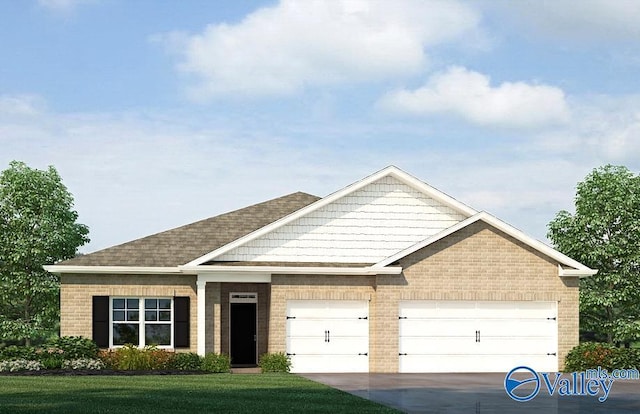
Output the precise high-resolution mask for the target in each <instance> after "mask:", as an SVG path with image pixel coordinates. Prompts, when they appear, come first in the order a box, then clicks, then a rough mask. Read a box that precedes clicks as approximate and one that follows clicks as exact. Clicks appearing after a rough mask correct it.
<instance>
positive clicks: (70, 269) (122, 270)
mask: <svg viewBox="0 0 640 414" xmlns="http://www.w3.org/2000/svg"><path fill="white" fill-rule="evenodd" d="M43 268H44V270H46V271H47V272H50V273H56V274H60V273H78V274H83V273H94V274H96V273H100V274H107V273H108V274H136V275H142V274H149V275H157V274H181V273H184V272H183V271H181V270H180V269H179V268H178V267H142V266H71V265H46V266H43Z"/></svg>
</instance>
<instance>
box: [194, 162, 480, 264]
mask: <svg viewBox="0 0 640 414" xmlns="http://www.w3.org/2000/svg"><path fill="white" fill-rule="evenodd" d="M386 176H390V177H393V178H396V179H397V180H399V181H401V182H403V183H404V184H406V185H408V186H410V187H412V188H414V189H416V190H417V191H420V192H422V193H424V194H426V195H428V196H429V197H432V198H434V199H436V200H438V201H439V202H441V203H443V204H445V205H447V206H448V207H451V208H452V209H454V210H456V211H458V212H460V213H461V214H463V215H465V216H472V215H474V214H476V210H474V209H472V208H471V207H469V206H467V205H466V204H463V203H461V202H460V201H458V200H456V199H455V198H453V197H451V196H449V195H447V194H445V193H443V192H442V191H439V190H437V189H435V188H434V187H431V186H430V185H428V184H426V183H424V182H422V181H420V180H418V179H417V178H415V177H413V176H412V175H409V174H407V173H406V172H404V171H402V170H401V169H399V168H397V167H395V166H389V167H387V168H385V169H383V170H380V171H378V172H376V173H374V174H372V175H370V176H368V177H366V178H364V179H362V180H360V181H357V182H355V183H353V184H351V185H349V186H347V187H345V188H343V189H342V190H339V191H336V192H335V193H333V194H331V195H328V196H327V197H324V198H322V199H320V200H318V201H316V202H315V203H312V204H310V205H308V206H306V207H303V208H301V209H300V210H297V211H295V212H293V213H291V214H289V215H288V216H285V217H283V218H281V219H279V220H277V221H275V222H273V223H271V224H268V225H266V226H264V227H262V228H260V229H258V230H256V231H254V232H252V233H249V234H247V235H246V236H243V237H241V238H239V239H236V240H234V241H233V242H231V243H229V244H226V245H224V246H222V247H220V248H218V249H216V250H214V251H212V252H210V253H207V254H205V255H204V256H201V257H199V258H197V259H195V260H192V261H191V262H189V263H187V264H186V265H185V267H192V266H197V265H201V264H203V263H206V262H208V261H210V260H212V259H213V258H215V257H217V256H220V255H222V254H224V253H226V252H228V251H230V250H232V249H234V248H236V247H238V246H241V245H243V244H245V243H248V242H250V241H252V240H255V239H257V238H258V237H260V236H263V235H265V234H267V233H270V232H272V231H273V230H275V229H278V228H280V227H282V226H284V225H285V224H288V223H291V222H292V221H294V220H296V219H298V218H300V217H303V216H305V215H307V214H309V213H311V212H313V211H315V210H318V209H319V208H322V207H324V206H326V205H327V204H330V203H332V202H334V201H335V200H337V199H339V198H342V197H344V196H346V195H348V194H350V193H353V192H354V191H357V190H359V189H361V188H362V187H364V186H366V185H369V184H371V183H373V182H375V181H377V180H379V179H381V178H383V177H386Z"/></svg>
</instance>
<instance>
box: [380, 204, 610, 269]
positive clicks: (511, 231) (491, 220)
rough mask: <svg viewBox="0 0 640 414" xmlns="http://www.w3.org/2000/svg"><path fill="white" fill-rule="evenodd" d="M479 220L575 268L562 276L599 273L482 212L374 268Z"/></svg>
mask: <svg viewBox="0 0 640 414" xmlns="http://www.w3.org/2000/svg"><path fill="white" fill-rule="evenodd" d="M478 220H482V221H484V222H485V223H487V224H489V225H491V226H493V227H495V228H497V229H498V230H500V231H502V232H504V233H506V234H508V235H509V236H511V237H513V238H514V239H516V240H519V241H521V242H522V243H524V244H526V245H527V246H529V247H531V248H533V249H535V250H537V251H539V252H540V253H542V254H544V255H546V256H548V257H550V258H552V259H554V260H557V261H558V262H560V263H561V264H563V265H565V266H569V267H573V268H574V269H571V270H565V269H562V268H561V269H562V271H561V272H559V275H560V276H591V275H594V274H596V273H597V272H598V271H597V270H594V269H590V268H588V267H587V266H585V265H583V264H582V263H580V262H578V261H576V260H573V259H572V258H570V257H568V256H566V255H564V254H562V253H560V252H559V251H557V250H555V249H553V248H551V247H549V246H547V245H546V244H544V243H542V242H541V241H538V240H536V239H534V238H532V237H529V236H527V235H526V234H525V233H523V232H522V231H520V230H518V229H516V228H515V227H513V226H511V225H510V224H507V223H505V222H504V221H502V220H500V219H498V218H496V217H494V216H492V215H491V214H489V213H487V212H485V211H481V212H479V213H477V214H476V215H474V216H472V217H469V218H468V219H466V220H463V221H461V222H460V223H458V224H456V225H454V226H451V227H449V228H448V229H445V230H443V231H441V232H440V233H438V234H436V235H434V236H431V237H429V238H427V239H425V240H423V241H421V242H419V243H416V244H414V245H413V246H411V247H409V248H407V249H404V250H402V251H401V252H398V253H396V254H394V255H393V256H390V257H388V258H386V259H384V260H382V261H380V262H378V263H376V264H375V265H373V266H372V267H373V268H379V267H384V266H387V265H389V264H391V263H393V262H395V261H396V260H399V259H401V258H403V257H405V256H407V255H409V254H411V253H414V252H416V251H418V250H420V249H422V248H423V247H426V246H428V245H430V244H432V243H435V242H436V241H438V240H440V239H442V238H444V237H446V236H448V235H450V234H452V233H454V232H456V231H458V230H460V229H462V228H464V227H467V226H468V225H470V224H472V223H475V222H476V221H478Z"/></svg>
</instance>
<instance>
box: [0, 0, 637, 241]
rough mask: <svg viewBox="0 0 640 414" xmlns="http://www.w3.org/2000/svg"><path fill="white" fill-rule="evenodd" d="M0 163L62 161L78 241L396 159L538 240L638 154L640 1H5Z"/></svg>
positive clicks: (144, 230)
mask: <svg viewBox="0 0 640 414" xmlns="http://www.w3.org/2000/svg"><path fill="white" fill-rule="evenodd" d="M0 16H2V17H1V21H2V24H0V59H1V61H0V62H1V64H0V148H1V149H0V168H1V169H4V168H6V166H8V163H9V162H10V161H11V160H14V159H16V160H22V161H25V162H27V163H28V164H29V165H31V166H33V167H37V168H45V167H46V166H47V165H54V166H55V167H56V168H57V169H58V170H59V172H60V173H61V175H62V177H63V179H64V182H65V184H66V185H67V186H68V188H69V189H70V191H71V192H72V193H73V194H74V197H75V200H76V209H77V210H78V212H79V214H80V221H81V222H82V223H85V224H87V225H88V226H89V227H90V230H91V233H90V237H91V239H92V242H91V244H89V245H87V246H85V247H83V248H82V249H81V250H82V251H84V252H89V251H93V250H96V249H100V248H104V247H107V246H110V245H114V244H118V243H121V242H125V241H127V240H131V239H134V238H137V237H141V236H145V235H148V234H151V233H154V232H158V231H162V230H165V229H168V228H172V227H175V226H178V225H182V224H186V223H189V222H192V221H195V220H198V219H202V218H205V217H210V216H213V215H216V214H219V213H222V212H225V211H229V210H233V209H236V208H240V207H243V206H246V205H249V204H253V203H256V202H260V201H264V200H266V199H270V198H274V197H278V196H281V195H284V194H288V193H291V192H294V191H305V192H308V193H312V194H316V195H319V196H324V195H327V194H329V193H331V192H334V191H336V190H338V189H340V188H342V187H344V186H345V185H347V184H350V183H351V182H353V181H356V180H358V179H360V178H363V177H364V176H366V175H369V174H371V173H373V172H375V171H377V170H379V169H381V168H384V167H385V166H387V165H390V164H393V165H396V166H398V167H400V168H402V169H404V170H405V171H407V172H409V173H411V174H413V175H415V176H417V177H418V178H420V179H422V180H424V181H426V182H428V183H430V184H431V185H433V186H435V187H436V188H438V189H440V190H442V191H444V192H446V193H448V194H450V195H452V196H454V197H455V198H457V199H459V200H460V201H462V202H464V203H466V204H469V205H471V206H472V207H474V208H475V209H477V210H486V211H488V212H490V213H492V214H495V215H497V216H498V217H500V218H502V219H504V220H505V221H507V222H509V223H511V224H513V225H514V226H516V227H518V228H520V229H522V230H524V231H525V232H527V233H529V234H531V235H533V236H534V237H536V238H538V239H541V240H544V238H545V235H546V224H547V223H548V222H549V221H550V220H551V219H552V218H553V217H554V215H555V214H556V212H557V211H559V210H561V209H568V210H571V209H572V201H573V197H574V193H575V185H576V183H577V182H578V181H580V180H582V179H583V178H584V176H585V175H586V174H588V173H589V172H590V171H591V170H592V169H593V168H596V167H598V166H601V165H604V164H607V163H612V164H620V165H625V166H627V167H629V168H630V169H631V170H633V171H635V172H637V171H638V170H639V169H640V94H639V90H640V77H639V76H637V74H638V73H640V25H638V24H637V22H638V21H640V2H638V1H623V0H620V1H616V2H610V1H605V0H583V1H581V2H572V1H562V0H560V1H533V0H530V1H518V2H510V1H506V0H505V1H473V2H471V1H469V2H466V1H410V0H407V1H405V0H394V1H382V0H379V1H376V0H371V1H359V0H353V1H338V0H335V1H311V0H308V1H281V2H277V1H267V2H265V1H216V2H211V1H204V0H202V1H195V0H191V1H179V2H178V1H144V0H136V1H126V0H39V1H37V0H33V1H27V0H25V1H19V2H18V1H9V0H5V1H0Z"/></svg>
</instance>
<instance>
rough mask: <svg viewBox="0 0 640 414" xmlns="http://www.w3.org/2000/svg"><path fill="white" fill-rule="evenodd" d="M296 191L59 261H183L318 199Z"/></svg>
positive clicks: (168, 264)
mask: <svg viewBox="0 0 640 414" xmlns="http://www.w3.org/2000/svg"><path fill="white" fill-rule="evenodd" d="M319 199H320V197H316V196H313V195H310V194H306V193H302V192H297V193H293V194H289V195H286V196H284V197H280V198H275V199H273V200H269V201H265V202H263V203H259V204H254V205H252V206H249V207H245V208H242V209H240V210H235V211H232V212H229V213H225V214H221V215H219V216H215V217H211V218H208V219H204V220H201V221H197V222H195V223H191V224H187V225H185V226H182V227H177V228H175V229H172V230H167V231H164V232H161V233H157V234H154V235H151V236H147V237H143V238H141V239H137V240H133V241H130V242H127V243H124V244H120V245H118V246H114V247H109V248H107V249H104V250H99V251H97V252H94V253H90V254H86V255H84V256H78V257H75V258H73V259H69V260H66V261H64V262H61V263H58V264H59V265H67V266H144V267H146V266H159V267H172V266H179V265H183V264H186V263H188V262H190V261H192V260H194V259H197V258H198V257H200V256H203V255H205V254H207V253H209V252H211V251H213V250H215V249H217V248H219V247H222V246H224V245H225V244H228V243H230V242H232V241H234V240H236V239H239V238H240V237H242V236H245V235H247V234H249V233H251V232H253V231H255V230H258V229H260V228H262V227H264V226H266V225H267V224H270V223H273V222H274V221H276V220H278V219H280V218H282V217H285V216H287V215H289V214H291V213H293V212H294V211H297V210H299V209H301V208H303V207H306V206H308V205H309V204H312V203H314V202H316V201H317V200H319Z"/></svg>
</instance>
